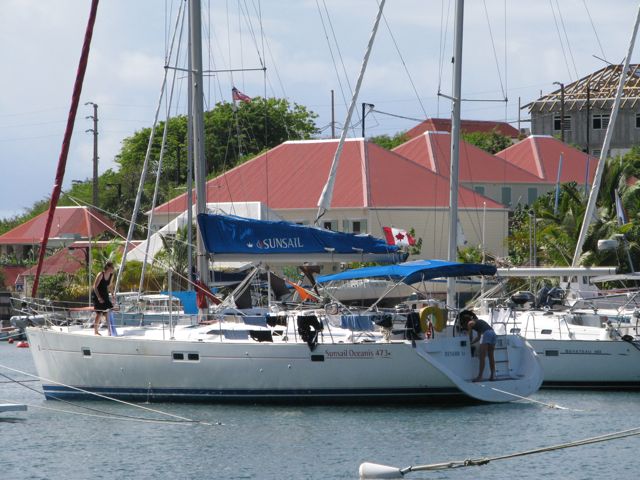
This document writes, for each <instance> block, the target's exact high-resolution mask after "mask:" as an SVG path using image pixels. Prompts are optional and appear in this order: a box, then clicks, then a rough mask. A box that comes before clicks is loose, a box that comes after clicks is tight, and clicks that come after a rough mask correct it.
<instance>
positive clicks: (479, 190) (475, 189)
mask: <svg viewBox="0 0 640 480" xmlns="http://www.w3.org/2000/svg"><path fill="white" fill-rule="evenodd" d="M473 191H474V192H476V193H479V194H480V195H484V187H482V186H480V185H478V186H475V187H473Z"/></svg>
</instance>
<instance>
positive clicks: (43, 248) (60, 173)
mask: <svg viewBox="0 0 640 480" xmlns="http://www.w3.org/2000/svg"><path fill="white" fill-rule="evenodd" d="M97 12H98V0H93V1H92V2H91V10H90V11H89V20H88V21H87V28H86V30H85V33H84V43H83V44H82V52H81V53H80V61H79V63H78V71H77V73H76V80H75V83H74V85H73V93H72V95H71V108H70V109H69V115H68V117H67V126H66V128H65V131H64V137H63V139H62V148H61V150H60V157H59V158H58V168H57V170H56V178H55V180H54V183H53V191H52V192H51V200H50V202H49V213H48V214H47V223H46V224H45V227H44V233H43V235H42V243H41V244H40V253H39V255H38V266H37V267H36V275H35V278H34V279H33V287H32V289H31V296H32V297H35V296H36V295H37V293H38V283H39V281H40V274H41V273H42V264H43V263H44V257H45V254H46V252H47V243H48V242H49V234H50V233H51V226H52V225H53V216H54V213H55V211H56V207H57V205H58V200H59V199H60V192H61V191H62V181H63V180H64V172H65V169H66V167H67V157H68V156H69V147H70V145H71V136H72V135H73V126H74V125H75V121H76V114H77V112H78V104H79V103H80V95H81V94H82V84H83V82H84V75H85V72H86V71H87V63H88V61H89V50H90V49H91V38H92V37H93V26H94V25H95V23H96V14H97ZM89 248H91V246H89Z"/></svg>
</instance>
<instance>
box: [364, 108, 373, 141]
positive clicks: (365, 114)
mask: <svg viewBox="0 0 640 480" xmlns="http://www.w3.org/2000/svg"><path fill="white" fill-rule="evenodd" d="M366 107H369V111H371V110H373V109H374V108H375V105H374V104H373V103H364V102H363V103H362V138H363V139H364V133H365V132H364V118H365V117H366V116H367V113H368V112H365V110H364V109H365V108H366Z"/></svg>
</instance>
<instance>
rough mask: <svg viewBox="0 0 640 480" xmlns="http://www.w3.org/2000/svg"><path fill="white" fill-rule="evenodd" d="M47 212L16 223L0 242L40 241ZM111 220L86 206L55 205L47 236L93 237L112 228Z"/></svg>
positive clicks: (29, 242)
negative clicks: (18, 223) (75, 235)
mask: <svg viewBox="0 0 640 480" xmlns="http://www.w3.org/2000/svg"><path fill="white" fill-rule="evenodd" d="M47 215H48V212H43V213H41V214H40V215H38V216H37V217H34V218H32V219H31V220H28V221H26V222H25V223H23V224H22V225H18V226H17V227H16V228H14V229H13V230H10V231H8V232H6V233H5V234H4V235H1V236H0V244H4V245H35V244H39V243H40V242H41V241H42V236H43V234H44V229H45V225H46V223H47ZM113 228H114V226H113V222H111V221H110V220H109V219H108V218H106V217H105V216H104V215H102V214H100V213H97V212H89V209H88V208H87V207H57V208H56V210H55V213H54V217H53V224H52V225H51V233H50V234H49V238H56V237H63V236H65V235H73V234H78V235H80V237H81V238H89V237H95V236H97V235H99V234H101V233H103V232H105V231H107V230H113Z"/></svg>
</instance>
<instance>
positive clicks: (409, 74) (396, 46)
mask: <svg viewBox="0 0 640 480" xmlns="http://www.w3.org/2000/svg"><path fill="white" fill-rule="evenodd" d="M377 3H378V6H379V2H377ZM382 20H384V24H385V26H386V27H387V31H388V32H389V36H390V37H391V41H392V42H393V46H394V47H395V49H396V52H397V53H398V56H399V57H400V62H401V63H402V67H403V68H404V71H405V73H406V74H407V78H408V79H409V83H410V84H411V88H412V89H413V93H414V94H415V96H416V100H418V104H420V109H421V110H422V113H423V115H424V118H428V117H429V115H427V111H426V109H425V108H424V104H423V103H422V99H421V98H420V95H419V94H418V89H417V88H416V84H415V83H414V82H413V78H412V77H411V73H410V72H409V67H407V63H406V62H405V61H404V57H403V56H402V52H401V51H400V47H399V46H398V42H397V41H396V37H395V36H394V35H393V31H392V30H391V27H390V26H389V22H387V17H386V15H385V14H384V13H383V14H382ZM418 121H420V122H421V121H422V120H418Z"/></svg>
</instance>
